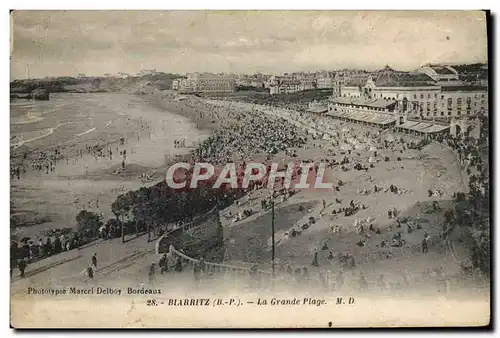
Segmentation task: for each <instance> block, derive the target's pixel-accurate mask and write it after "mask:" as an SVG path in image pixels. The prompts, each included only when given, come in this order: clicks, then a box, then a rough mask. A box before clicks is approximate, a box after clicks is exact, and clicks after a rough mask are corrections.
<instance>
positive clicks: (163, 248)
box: [155, 206, 219, 254]
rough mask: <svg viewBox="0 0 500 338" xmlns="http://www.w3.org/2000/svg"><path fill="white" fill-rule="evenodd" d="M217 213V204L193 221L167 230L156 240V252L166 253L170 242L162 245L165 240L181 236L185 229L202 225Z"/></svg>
mask: <svg viewBox="0 0 500 338" xmlns="http://www.w3.org/2000/svg"><path fill="white" fill-rule="evenodd" d="M216 213H218V209H217V206H215V207H213V208H212V209H211V210H210V211H208V212H206V213H205V214H203V215H201V216H198V217H196V218H194V219H193V220H192V221H191V222H189V223H186V224H183V225H181V226H180V227H178V228H174V229H171V230H169V231H167V232H165V233H164V234H163V235H162V236H161V237H160V238H158V240H157V241H156V244H155V253H156V254H161V253H166V252H167V250H168V247H169V245H170V244H165V245H162V243H164V242H165V241H168V240H169V239H171V238H173V237H177V236H179V235H180V234H182V233H183V232H185V231H189V230H193V229H195V228H197V227H199V226H201V225H206V224H205V223H204V221H206V220H207V219H208V218H209V217H210V216H216V215H215V214H216ZM218 225H219V224H217V226H218Z"/></svg>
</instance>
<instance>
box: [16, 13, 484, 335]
mask: <svg viewBox="0 0 500 338" xmlns="http://www.w3.org/2000/svg"><path fill="white" fill-rule="evenodd" d="M488 20H489V13H488V12H485V11H285V10H283V11H201V10H200V11H23V10H20V11H17V10H15V11H12V13H11V29H12V32H11V59H10V66H11V69H10V70H11V72H10V155H11V159H10V183H11V185H10V196H11V199H10V234H11V241H10V244H11V246H10V278H11V286H10V297H11V299H10V302H11V314H10V315H11V318H10V322H11V325H12V327H14V328H18V329H22V328H82V327H83V328H345V327H356V328H360V327H450V326H453V327H456V326H460V327H464V326H474V327H479V326H486V325H488V324H489V323H490V315H491V313H490V302H491V300H490V293H491V290H490V274H491V271H490V268H491V265H490V258H491V257H490V253H491V245H490V240H491V238H490V211H491V210H490V204H489V199H490V173H489V168H490V163H489V160H490V159H489V153H490V120H489V108H488V107H489V104H488V102H489V95H488V92H489V89H488V74H489V70H488V34H487V27H488V25H487V23H488Z"/></svg>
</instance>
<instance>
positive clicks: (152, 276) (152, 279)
mask: <svg viewBox="0 0 500 338" xmlns="http://www.w3.org/2000/svg"><path fill="white" fill-rule="evenodd" d="M148 279H149V283H150V284H153V283H154V282H155V280H156V276H155V263H152V264H151V266H150V267H149V272H148Z"/></svg>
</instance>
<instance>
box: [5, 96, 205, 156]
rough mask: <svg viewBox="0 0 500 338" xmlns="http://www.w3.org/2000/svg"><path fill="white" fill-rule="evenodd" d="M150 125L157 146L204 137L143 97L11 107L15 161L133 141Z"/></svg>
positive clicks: (55, 99)
mask: <svg viewBox="0 0 500 338" xmlns="http://www.w3.org/2000/svg"><path fill="white" fill-rule="evenodd" d="M148 121H149V122H148ZM147 125H149V127H151V128H149V130H150V131H151V130H152V129H154V131H153V132H154V133H155V135H156V137H157V141H156V143H158V142H163V143H166V144H173V142H174V140H176V139H185V140H186V144H191V143H193V142H197V141H199V139H200V137H201V136H203V135H202V134H203V132H201V131H199V130H197V129H196V125H194V124H193V123H192V122H191V121H190V120H189V119H187V118H185V117H183V116H179V115H177V114H173V113H170V112H166V111H164V110H161V109H160V108H158V107H155V106H152V105H151V104H149V103H148V102H146V101H145V100H144V99H143V98H141V97H140V96H135V95H130V94H122V93H85V94H79V93H51V96H50V100H49V101H31V100H14V101H11V103H10V146H11V156H12V157H13V158H15V157H16V156H17V157H19V156H21V155H24V154H33V153H36V152H39V151H44V150H51V149H56V148H57V149H58V150H59V151H60V152H61V153H62V154H64V153H65V152H66V153H70V155H71V154H72V153H74V152H75V149H77V148H85V146H86V145H93V144H96V143H100V144H106V143H112V142H117V141H118V140H119V139H120V138H122V137H124V138H130V137H135V136H134V135H135V134H136V133H137V131H138V130H141V128H142V127H144V128H148V127H147ZM30 157H31V156H30Z"/></svg>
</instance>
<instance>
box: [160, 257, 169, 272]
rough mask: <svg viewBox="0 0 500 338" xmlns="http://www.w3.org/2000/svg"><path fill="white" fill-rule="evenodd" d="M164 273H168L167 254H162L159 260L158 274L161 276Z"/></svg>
mask: <svg viewBox="0 0 500 338" xmlns="http://www.w3.org/2000/svg"><path fill="white" fill-rule="evenodd" d="M164 272H168V257H167V254H163V256H162V257H161V259H160V274H161V275H163V273H164Z"/></svg>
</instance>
